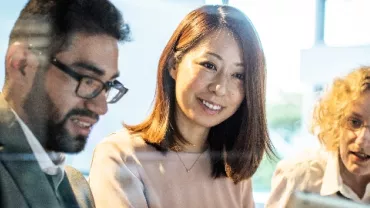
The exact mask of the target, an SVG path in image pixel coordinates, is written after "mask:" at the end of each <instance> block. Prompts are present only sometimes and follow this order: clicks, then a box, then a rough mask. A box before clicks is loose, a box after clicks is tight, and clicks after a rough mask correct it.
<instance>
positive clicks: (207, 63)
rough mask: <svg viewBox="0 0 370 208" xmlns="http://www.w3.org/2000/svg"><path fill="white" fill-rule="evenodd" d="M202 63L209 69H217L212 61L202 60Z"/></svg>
mask: <svg viewBox="0 0 370 208" xmlns="http://www.w3.org/2000/svg"><path fill="white" fill-rule="evenodd" d="M200 65H202V66H204V67H206V68H207V69H210V70H216V66H215V65H214V64H213V63H211V62H202V63H200Z"/></svg>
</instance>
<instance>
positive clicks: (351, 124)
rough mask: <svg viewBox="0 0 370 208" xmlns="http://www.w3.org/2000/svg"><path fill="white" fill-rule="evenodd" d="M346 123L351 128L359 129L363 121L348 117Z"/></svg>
mask: <svg viewBox="0 0 370 208" xmlns="http://www.w3.org/2000/svg"><path fill="white" fill-rule="evenodd" d="M348 124H349V127H351V128H352V129H359V128H361V127H362V124H363V122H362V121H361V120H359V119H356V118H350V119H348Z"/></svg>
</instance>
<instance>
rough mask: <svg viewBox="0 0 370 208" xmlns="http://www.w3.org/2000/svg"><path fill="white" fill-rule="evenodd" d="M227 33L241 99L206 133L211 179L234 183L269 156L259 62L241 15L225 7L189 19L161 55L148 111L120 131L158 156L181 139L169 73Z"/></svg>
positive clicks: (201, 11)
mask: <svg viewBox="0 0 370 208" xmlns="http://www.w3.org/2000/svg"><path fill="white" fill-rule="evenodd" d="M222 28H225V29H228V30H229V31H230V32H231V33H233V35H234V37H235V38H236V39H237V41H238V42H239V46H240V48H241V51H242V56H243V63H244V67H245V86H244V88H245V98H244V100H243V102H242V104H241V105H240V107H239V109H238V110H237V111H236V112H235V114H234V115H232V116H231V117H230V118H228V119H227V120H225V121H224V122H222V123H220V124H218V125H217V126H214V127H212V128H211V129H210V133H209V135H208V139H207V142H208V145H209V148H210V152H211V164H212V176H213V177H215V178H218V177H223V176H227V177H230V178H232V180H233V181H234V182H235V183H238V182H239V181H241V180H243V179H248V178H250V177H251V176H252V175H253V174H254V173H255V172H256V170H257V168H258V166H259V164H260V162H261V160H262V158H263V155H264V153H265V152H267V153H268V155H269V156H272V155H275V154H274V151H273V146H272V144H271V140H270V138H269V135H268V130H267V124H266V110H265V96H266V95H265V94H266V93H265V88H266V87H265V85H266V84H265V81H266V69H265V56H264V53H263V49H262V46H261V43H260V40H259V37H258V34H257V32H256V30H255V28H254V26H253V25H252V23H251V21H250V20H249V19H248V17H246V16H245V15H244V14H243V13H242V12H241V11H239V10H237V9H236V8H233V7H230V6H221V5H216V6H215V5H212V6H211V5H206V6H203V7H200V8H199V9H196V10H194V11H192V12H191V13H189V14H188V15H187V16H186V17H185V18H184V19H183V20H182V22H181V23H180V25H179V26H178V27H177V29H176V30H175V32H174V33H173V35H172V37H171V39H170V40H169V41H168V43H167V45H166V47H165V49H164V50H163V52H162V55H161V58H160V61H159V65H158V74H157V88H156V96H155V103H154V109H153V111H152V113H151V114H150V116H149V117H148V118H147V119H146V120H145V121H144V122H142V123H141V124H139V125H136V126H129V125H126V128H128V129H129V130H130V131H131V132H132V133H137V134H139V135H141V136H142V137H143V139H144V140H145V141H146V142H147V143H149V144H151V145H153V146H154V147H156V148H157V149H158V150H159V151H163V152H165V151H167V150H168V149H171V148H173V147H174V146H176V145H177V144H178V142H179V141H176V140H175V139H174V135H176V138H183V137H182V136H181V134H180V132H179V130H178V128H177V126H176V122H175V120H174V118H175V116H174V113H175V106H176V97H175V81H174V80H173V79H172V78H171V76H170V73H169V70H170V69H171V67H173V66H174V64H176V63H178V62H179V60H181V58H182V57H183V55H184V54H185V53H187V52H188V51H189V50H191V49H192V48H193V47H194V46H195V45H196V44H197V43H199V41H200V40H202V39H203V38H205V37H207V36H208V35H209V34H210V33H212V32H214V31H216V30H219V29H222Z"/></svg>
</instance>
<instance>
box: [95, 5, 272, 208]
mask: <svg viewBox="0 0 370 208" xmlns="http://www.w3.org/2000/svg"><path fill="white" fill-rule="evenodd" d="M265 73H266V72H265V58H264V53H263V50H262V47H261V43H260V41H259V38H258V35H257V33H256V30H255V29H254V27H253V25H252V23H251V22H250V20H249V19H248V18H247V17H246V16H245V15H244V14H243V13H242V12H240V11H239V10H237V9H235V8H233V7H230V6H203V7H201V8H199V9H196V10H194V11H192V12H191V13H189V14H188V15H187V16H186V17H185V18H184V19H183V21H182V22H181V23H180V25H179V26H178V27H177V29H176V30H175V32H174V33H173V35H172V37H171V38H170V40H169V41H168V43H167V45H166V47H165V49H164V51H163V53H162V55H161V58H160V61H159V65H158V76H157V89H156V97H155V104H154V109H153V112H152V113H151V115H150V116H149V117H148V118H147V119H146V120H145V121H144V122H142V123H141V124H139V125H136V126H130V125H126V126H125V128H124V129H123V130H121V131H119V132H117V133H114V134H112V135H111V136H109V137H108V138H107V139H106V140H104V141H103V142H102V143H101V144H100V145H98V146H97V148H96V150H95V153H94V157H93V162H92V166H91V172H90V177H89V178H90V185H91V188H92V192H93V194H94V198H95V202H96V205H97V207H131V206H132V207H253V206H254V202H253V197H252V186H251V180H250V178H251V176H252V175H253V174H254V172H255V171H256V169H257V167H258V165H259V163H260V162H261V160H262V157H263V155H264V153H265V152H267V153H272V146H271V141H270V139H269V137H268V133H267V127H266V118H265V76H266V75H265Z"/></svg>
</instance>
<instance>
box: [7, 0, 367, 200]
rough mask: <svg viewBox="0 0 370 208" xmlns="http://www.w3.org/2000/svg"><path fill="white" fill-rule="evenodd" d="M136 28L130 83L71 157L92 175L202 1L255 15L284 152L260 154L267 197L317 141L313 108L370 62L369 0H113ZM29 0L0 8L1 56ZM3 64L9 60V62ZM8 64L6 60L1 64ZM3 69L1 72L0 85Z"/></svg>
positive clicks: (257, 179)
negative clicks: (280, 167)
mask: <svg viewBox="0 0 370 208" xmlns="http://www.w3.org/2000/svg"><path fill="white" fill-rule="evenodd" d="M111 1H112V2H113V3H114V4H115V5H116V6H117V7H118V8H119V9H120V10H121V11H122V13H123V15H124V17H125V19H126V21H127V22H128V23H129V24H130V27H131V29H132V41H131V42H129V43H125V44H122V45H120V57H119V68H120V70H121V77H119V80H120V81H122V82H123V83H124V84H125V86H127V87H128V88H129V89H130V91H129V92H128V94H127V95H126V96H125V97H124V98H123V99H122V100H121V101H120V102H119V103H117V104H115V105H111V106H109V111H108V113H107V114H106V115H105V116H103V117H102V118H101V119H100V122H99V123H98V124H97V125H96V126H95V127H94V129H93V132H92V134H91V136H90V138H89V141H88V144H87V147H86V148H85V150H84V151H83V152H82V153H80V154H78V155H68V157H67V163H68V164H70V165H72V166H74V167H76V168H78V169H79V170H81V171H82V172H83V173H84V174H85V175H86V176H87V177H88V174H89V169H90V162H91V158H92V155H93V151H94V147H95V146H96V145H97V144H98V143H99V142H100V141H101V140H102V139H103V138H104V137H105V136H107V135H108V134H110V133H111V132H114V131H117V130H119V129H120V128H122V123H123V122H125V123H128V124H136V123H139V122H140V121H142V120H143V119H144V118H145V117H146V116H147V115H148V114H149V112H150V111H151V107H152V100H153V98H154V91H155V80H156V73H157V64H158V61H159V57H160V54H161V52H162V50H163V48H164V47H165V44H166V43H167V41H168V40H169V38H170V36H171V35H172V32H173V31H174V30H175V28H176V27H177V25H178V24H179V22H180V21H181V19H182V18H183V17H184V16H185V15H186V14H187V13H188V12H190V11H191V10H193V9H195V8H197V7H200V6H202V5H204V4H228V5H231V6H235V7H237V8H239V9H240V10H242V11H243V12H245V14H246V15H247V16H248V17H249V18H250V19H251V20H252V22H253V23H254V25H255V27H256V29H257V31H258V33H259V35H260V38H261V42H262V45H263V47H264V50H265V54H266V59H267V103H266V104H267V117H268V124H269V132H270V137H271V139H272V141H273V144H274V146H275V147H276V150H277V153H278V156H279V158H278V159H275V160H268V159H265V160H263V161H262V163H261V166H260V167H259V169H258V171H257V173H256V174H255V175H254V176H253V188H254V198H255V201H256V203H257V204H263V203H264V202H265V201H266V199H267V196H268V194H269V191H270V180H271V176H272V174H273V171H274V169H275V166H276V163H277V162H278V161H279V160H280V159H283V158H289V157H292V156H293V155H295V154H297V153H298V152H301V151H303V150H304V149H306V148H315V147H317V146H318V141H317V139H316V138H315V136H313V135H311V134H310V133H309V131H308V128H309V123H310V116H311V113H312V108H313V106H314V104H315V102H316V101H317V99H318V97H319V96H320V93H321V92H322V91H323V90H325V88H326V86H327V85H328V84H330V83H331V81H332V79H333V78H334V77H336V76H341V75H344V74H346V73H347V72H349V71H350V70H351V69H353V68H355V67H358V66H362V65H369V64H370V56H369V54H370V27H368V20H369V19H370V13H369V12H368V11H369V9H370V1H368V0H299V1H297V0H229V1H225V0H135V1H133V0H111ZM25 2H26V0H17V1H8V2H7V3H6V5H5V6H3V7H1V8H0V21H1V23H2V30H1V33H0V54H1V56H0V63H4V57H5V53H6V49H7V45H8V36H9V33H10V30H11V28H12V25H13V24H14V22H15V20H16V18H17V16H18V14H19V12H20V10H21V8H22V7H23V6H24V4H25ZM3 66H4V65H3ZM2 68H4V67H2ZM4 75H5V71H4V70H2V72H1V73H0V86H2V85H3V82H4Z"/></svg>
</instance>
